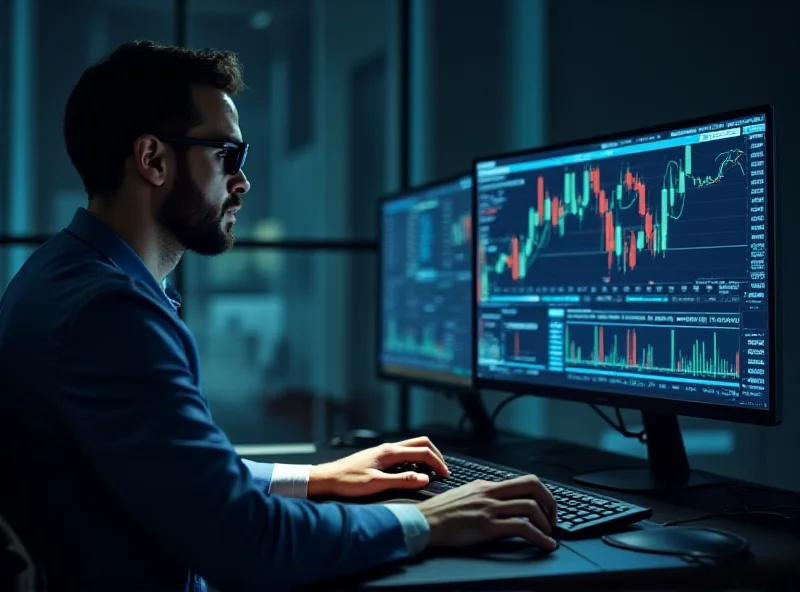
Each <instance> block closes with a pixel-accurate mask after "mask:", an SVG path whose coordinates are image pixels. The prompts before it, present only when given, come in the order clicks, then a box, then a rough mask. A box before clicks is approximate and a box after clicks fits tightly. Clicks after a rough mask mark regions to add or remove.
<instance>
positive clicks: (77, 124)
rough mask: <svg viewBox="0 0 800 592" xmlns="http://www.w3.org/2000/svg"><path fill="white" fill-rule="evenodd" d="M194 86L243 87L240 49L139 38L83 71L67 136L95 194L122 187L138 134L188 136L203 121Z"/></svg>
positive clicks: (231, 90) (68, 114)
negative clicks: (192, 46) (189, 46)
mask: <svg viewBox="0 0 800 592" xmlns="http://www.w3.org/2000/svg"><path fill="white" fill-rule="evenodd" d="M195 85H201V86H212V87H214V88H216V89H219V90H221V91H223V92H225V93H227V94H228V95H230V96H234V95H236V94H238V93H239V92H241V91H242V90H244V81H243V78H242V66H241V64H240V63H239V60H238V58H237V57H236V55H235V54H234V53H231V52H226V51H217V50H212V49H202V50H194V49H187V48H183V47H173V46H168V45H159V44H157V43H154V42H152V41H134V42H131V43H126V44H124V45H121V46H120V47H118V48H117V49H116V50H114V51H113V52H112V53H110V54H109V55H107V56H106V57H105V58H103V59H102V60H101V61H100V62H99V63H97V64H95V65H94V66H91V67H90V68H88V69H87V70H86V71H85V72H84V73H83V75H82V76H81V78H80V80H78V83H77V84H76V85H75V88H74V89H73V90H72V93H71V94H70V96H69V99H68V101H67V107H66V110H65V114H64V140H65V142H66V145H67V153H68V154H69V157H70V159H71V160H72V164H73V165H74V166H75V169H76V170H77V171H78V174H79V175H80V177H81V179H82V180H83V185H84V187H85V188H86V191H87V192H88V194H89V196H90V197H92V196H95V195H110V194H113V193H114V192H115V191H116V190H117V189H119V186H120V184H121V183H122V177H123V174H124V163H125V159H126V158H127V157H128V156H129V155H130V154H131V152H132V150H133V143H134V141H135V140H136V138H138V137H139V136H140V135H142V134H146V133H170V134H185V133H186V132H187V131H188V130H189V129H190V128H192V127H194V126H196V125H199V124H200V123H202V122H201V116H200V113H199V112H198V110H197V108H196V107H195V105H194V103H193V101H192V94H191V90H192V87H193V86H195Z"/></svg>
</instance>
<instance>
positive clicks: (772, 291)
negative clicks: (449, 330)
mask: <svg viewBox="0 0 800 592" xmlns="http://www.w3.org/2000/svg"><path fill="white" fill-rule="evenodd" d="M760 114H763V115H764V116H765V119H766V130H767V131H766V135H765V144H766V145H767V157H766V159H765V160H766V176H767V191H766V196H765V202H766V205H767V208H768V214H767V215H768V220H769V224H770V229H769V232H768V233H767V235H768V236H767V270H768V274H767V275H768V277H767V286H768V290H769V298H768V303H767V308H768V324H769V327H770V329H771V331H770V335H769V339H768V369H767V376H768V397H769V408H768V409H748V408H739V407H733V406H730V407H729V406H724V405H718V404H713V403H702V402H687V401H680V400H675V399H662V398H657V397H651V396H641V395H628V394H620V393H610V392H599V391H591V390H586V389H582V388H571V387H562V386H550V385H544V384H542V385H534V384H525V383H517V382H512V381H507V380H501V379H497V378H487V377H480V376H479V373H478V349H479V343H478V298H477V288H478V273H479V270H478V249H479V241H478V183H477V167H478V165H479V164H480V163H484V162H486V161H491V160H497V159H501V158H514V157H519V156H531V157H536V156H537V155H539V154H544V153H547V152H550V151H552V150H561V149H564V148H576V147H579V146H583V145H589V144H597V143H603V142H611V141H615V140H620V139H625V138H629V137H631V136H637V135H645V134H648V133H654V132H657V131H664V130H665V129H671V128H680V127H693V126H700V125H706V124H709V123H713V122H715V121H719V120H727V119H738V118H741V117H748V116H751V115H760ZM775 135H776V134H775V116H774V108H773V106H772V105H770V104H766V105H759V106H755V107H747V108H743V109H737V110H733V111H723V112H720V113H716V114H713V115H706V116H703V117H697V118H692V119H685V120H680V121H671V122H664V123H660V124H658V125H652V126H648V127H645V128H638V129H631V130H626V131H623V132H615V133H610V134H604V135H600V136H594V137H589V138H581V139H578V140H573V141H569V142H563V143H558V144H550V145H547V146H541V147H538V148H532V149H525V150H515V151H510V152H505V153H499V154H494V155H486V156H481V157H479V158H475V159H473V161H472V219H473V232H474V233H475V236H474V237H473V253H472V258H473V259H472V265H473V267H472V283H473V287H472V294H473V298H472V303H473V304H472V323H473V324H472V336H473V339H472V346H473V347H472V382H473V385H474V386H475V388H476V389H485V390H495V391H507V392H511V393H528V394H530V395H532V396H538V397H543V398H548V399H557V400H566V401H576V402H582V403H588V404H593V405H607V406H611V407H618V408H623V409H634V410H638V411H642V412H647V413H661V414H670V415H683V416H687V417H697V418H702V419H715V420H721V421H729V422H735V423H748V424H754V425H763V426H774V425H778V424H780V423H781V422H782V421H783V397H782V389H783V385H782V378H783V377H782V374H781V368H782V363H781V360H782V357H783V348H782V345H781V342H782V337H781V334H782V331H781V327H780V325H779V323H780V319H781V315H780V309H779V302H780V292H779V290H780V282H779V279H778V269H779V261H778V248H777V242H778V238H777V235H778V234H779V232H780V215H779V212H778V209H779V206H778V200H777V197H776V194H777V186H776V180H777V172H776V160H777V159H776V155H775V151H776V142H775Z"/></svg>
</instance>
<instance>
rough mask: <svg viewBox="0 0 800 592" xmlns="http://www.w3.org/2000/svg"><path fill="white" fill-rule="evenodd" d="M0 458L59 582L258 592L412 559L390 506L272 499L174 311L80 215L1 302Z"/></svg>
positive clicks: (148, 278) (146, 276)
mask: <svg viewBox="0 0 800 592" xmlns="http://www.w3.org/2000/svg"><path fill="white" fill-rule="evenodd" d="M0 451H2V452H1V454H2V467H1V468H0V470H2V477H0V496H1V497H0V502H2V506H0V512H3V513H5V514H6V515H7V517H8V518H9V520H10V521H11V522H12V524H13V525H14V526H15V528H16V529H17V530H18V531H19V534H20V536H21V537H22V539H23V540H24V541H25V542H26V544H27V545H28V546H29V547H30V550H31V552H32V553H33V554H34V556H37V557H38V558H39V559H40V560H41V561H42V562H43V564H44V567H45V569H46V571H47V574H48V577H49V580H50V583H51V585H52V586H53V587H54V589H75V588H80V589H81V590H115V591H122V590H130V589H136V590H140V589H146V590H150V591H154V590H168V591H178V590H187V589H189V590H191V589H194V588H195V586H196V581H195V577H194V576H193V575H192V574H200V575H201V576H203V577H205V578H206V579H207V580H208V581H209V582H210V583H211V584H212V585H214V586H215V587H217V588H220V589H222V590H236V591H240V592H246V591H250V590H254V591H255V590H258V591H259V592H263V591H267V590H280V589H286V588H291V587H294V586H296V585H302V584H305V583H310V582H314V581H318V580H321V579H324V578H328V577H331V576H335V575H340V574H343V573H347V572H352V571H355V570H359V569H362V568H367V567H370V566H374V565H377V564H380V563H385V562H389V561H394V560H399V559H403V558H405V557H406V556H407V555H408V550H407V547H406V544H405V541H404V538H403V531H402V528H401V525H400V522H399V521H398V519H397V518H396V516H395V515H394V514H393V513H392V512H391V510H389V509H388V508H386V507H383V506H378V505H372V506H358V505H346V504H339V503H313V502H310V501H307V500H302V499H291V498H285V497H281V496H276V495H269V494H268V493H267V491H268V488H266V489H265V484H264V483H260V482H257V481H256V480H255V479H254V478H253V475H252V474H251V472H250V470H248V468H247V466H246V465H245V464H244V463H243V462H242V461H241V459H240V458H239V457H238V456H237V454H236V452H235V451H234V449H233V447H232V446H231V443H230V442H229V441H228V439H227V438H226V436H225V434H224V433H223V432H222V431H221V430H220V429H219V428H218V427H217V426H216V425H215V424H214V423H213V421H212V419H211V416H210V413H209V408H208V403H207V401H206V399H205V397H204V396H203V394H202V391H201V382H200V369H199V366H198V352H197V345H196V343H195V340H194V338H193V336H192V335H191V333H190V331H189V330H188V328H187V327H186V326H185V324H184V323H183V322H182V321H181V319H180V318H179V316H178V315H177V311H176V308H175V306H174V303H173V302H172V301H171V299H170V298H168V297H167V296H166V294H165V293H164V291H163V290H162V288H161V286H160V285H159V284H158V282H157V281H156V280H155V278H154V277H153V276H152V274H150V272H149V271H148V270H147V268H146V267H145V266H144V263H143V262H142V260H141V259H140V258H139V257H138V256H137V255H136V254H135V252H134V251H133V250H132V249H131V248H130V247H129V246H128V245H127V244H126V243H125V242H124V241H122V240H121V239H120V237H119V236H118V235H117V234H116V233H114V232H113V231H112V230H111V229H110V228H109V227H108V226H107V225H105V224H104V223H103V222H101V221H100V220H99V219H97V218H96V217H95V216H93V215H92V214H90V213H89V212H88V211H86V210H84V209H80V210H78V212H77V214H76V215H75V218H74V219H73V221H72V223H71V224H70V226H69V227H68V228H66V229H65V230H64V231H62V232H61V233H59V234H57V235H55V236H54V237H53V238H51V239H50V240H49V241H48V242H47V243H46V244H45V245H44V246H42V247H41V248H39V249H38V250H37V251H36V252H35V253H33V254H32V255H31V256H30V258H29V259H28V260H27V262H26V263H25V264H24V265H23V267H22V268H21V270H20V271H19V273H18V274H17V275H16V276H15V278H14V279H13V280H12V282H11V283H10V285H9V287H8V289H7V290H6V292H5V294H4V296H3V298H2V300H1V301H0Z"/></svg>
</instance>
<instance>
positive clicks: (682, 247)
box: [475, 114, 773, 409]
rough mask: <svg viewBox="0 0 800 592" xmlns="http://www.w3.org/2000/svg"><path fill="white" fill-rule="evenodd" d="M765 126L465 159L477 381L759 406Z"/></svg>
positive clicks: (764, 295) (758, 121) (726, 123)
mask: <svg viewBox="0 0 800 592" xmlns="http://www.w3.org/2000/svg"><path fill="white" fill-rule="evenodd" d="M766 125H767V117H766V115H765V114H764V115H761V114H756V115H753V116H748V117H740V118H738V119H736V120H720V121H716V122H713V123H709V124H708V125H703V126H698V127H694V128H691V129H686V128H684V129H665V130H664V131H663V132H660V133H650V134H648V135H646V136H637V137H631V138H626V139H622V140H616V141H614V142H607V143H601V144H591V145H585V146H579V147H573V148H564V149H559V150H554V151H549V152H541V151H539V152H531V153H528V154H527V155H525V154H515V155H513V156H509V157H508V158H502V159H492V160H486V161H482V162H481V161H479V162H477V163H476V165H475V167H476V168H475V177H476V181H477V184H476V195H477V199H478V205H477V208H478V209H477V220H476V229H477V237H478V238H477V240H478V245H477V247H478V249H477V257H476V261H475V273H476V274H477V277H476V281H477V298H478V306H477V310H478V319H477V323H478V360H477V373H478V374H477V376H478V378H479V379H487V380H499V381H503V382H511V383H521V384H523V385H530V386H532V387H533V386H542V387H547V386H560V387H568V388H578V389H582V390H591V391H598V392H609V393H619V394H628V395H642V396H646V397H658V398H672V399H680V400H684V401H692V402H700V403H713V404H722V405H735V406H742V407H755V408H760V409H766V408H767V406H768V404H769V397H768V396H767V393H768V389H767V386H768V385H767V380H768V376H769V373H768V371H767V369H768V367H769V365H768V362H769V360H768V355H769V352H768V342H769V338H770V336H769V335H768V330H769V305H768V302H769V298H770V294H769V293H768V285H769V281H768V280H769V278H768V277H767V273H769V269H770V266H769V262H768V261H767V256H768V249H767V236H768V233H770V232H773V229H772V228H770V226H771V224H770V212H768V211H767V208H768V200H767V199H766V197H767V192H768V191H769V190H770V188H768V187H767V179H768V175H767V164H766V163H767V150H768V149H769V146H768V142H767V141H766V138H767V130H766ZM532 392H534V394H535V391H532Z"/></svg>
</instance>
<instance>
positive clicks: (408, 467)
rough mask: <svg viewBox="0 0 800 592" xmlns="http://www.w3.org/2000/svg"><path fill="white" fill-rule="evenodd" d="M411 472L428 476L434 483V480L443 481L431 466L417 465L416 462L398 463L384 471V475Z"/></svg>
mask: <svg viewBox="0 0 800 592" xmlns="http://www.w3.org/2000/svg"><path fill="white" fill-rule="evenodd" d="M409 471H413V472H415V473H423V474H425V475H427V476H428V478H429V479H430V480H431V481H433V480H434V479H441V477H440V476H439V475H438V474H437V473H436V471H434V470H433V469H432V468H431V467H430V466H429V465H426V464H425V463H415V462H404V463H398V464H396V465H392V466H391V467H389V468H387V469H384V473H393V474H398V473H407V472H409Z"/></svg>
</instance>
